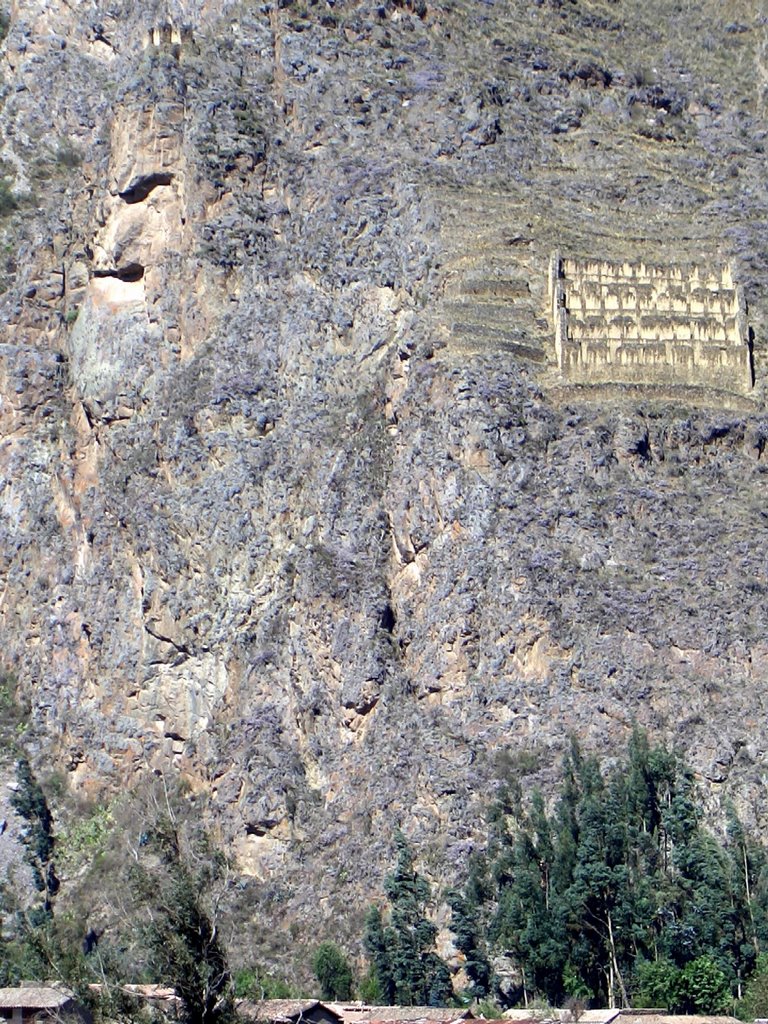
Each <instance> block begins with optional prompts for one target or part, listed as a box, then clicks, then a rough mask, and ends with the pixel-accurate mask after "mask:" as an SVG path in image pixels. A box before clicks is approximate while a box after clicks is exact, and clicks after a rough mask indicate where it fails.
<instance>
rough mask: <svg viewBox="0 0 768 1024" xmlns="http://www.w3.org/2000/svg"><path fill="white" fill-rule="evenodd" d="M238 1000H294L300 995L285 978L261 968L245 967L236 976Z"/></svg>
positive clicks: (235, 983)
mask: <svg viewBox="0 0 768 1024" xmlns="http://www.w3.org/2000/svg"><path fill="white" fill-rule="evenodd" d="M234 985H235V997H236V998H237V999H255V1000H262V999H294V998H296V997H297V995H298V993H297V992H296V990H295V989H294V988H293V986H292V985H290V984H289V983H288V982H287V981H286V980H285V979H284V978H278V977H275V976H274V975H273V974H269V973H267V972H266V971H263V970H262V969H261V968H259V967H243V968H241V969H240V970H239V971H237V972H236V973H235V975H234Z"/></svg>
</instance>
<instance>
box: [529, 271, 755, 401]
mask: <svg viewBox="0 0 768 1024" xmlns="http://www.w3.org/2000/svg"><path fill="white" fill-rule="evenodd" d="M549 294H550V300H551V303H552V318H553V322H554V330H555V351H556V355H557V362H558V366H559V369H560V372H561V373H562V375H563V377H565V378H566V379H567V380H568V381H570V382H574V383H589V384H594V383H620V384H661V385H689V386H691V385H692V386H697V387H702V386H703V387H709V388H716V389H718V390H727V391H736V392H741V393H744V392H747V391H749V390H750V388H751V387H752V383H753V376H752V360H751V352H750V338H749V329H748V326H747V316H746V304H745V302H744V296H743V293H742V291H741V289H740V287H739V286H738V285H737V284H735V283H734V280H733V275H732V273H731V268H730V267H729V266H727V265H726V266H722V267H719V268H716V269H715V268H707V267H704V266H658V265H650V264H647V263H610V262H605V261H599V260H576V259H570V258H562V257H561V256H560V255H559V254H555V255H554V256H553V257H552V259H551V263H550V273H549Z"/></svg>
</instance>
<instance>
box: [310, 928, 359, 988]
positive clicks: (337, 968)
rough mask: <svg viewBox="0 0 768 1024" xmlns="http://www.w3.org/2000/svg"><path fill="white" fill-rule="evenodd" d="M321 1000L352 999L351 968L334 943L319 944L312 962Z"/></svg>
mask: <svg viewBox="0 0 768 1024" xmlns="http://www.w3.org/2000/svg"><path fill="white" fill-rule="evenodd" d="M312 969H313V970H314V972H315V977H316V978H317V980H318V981H319V982H320V989H321V995H322V998H323V999H337V1000H338V999H351V998H352V968H351V967H350V966H349V963H348V961H347V959H346V957H345V956H344V954H343V953H342V952H341V950H340V949H339V947H338V946H337V945H336V943H335V942H323V943H321V944H320V945H319V946H318V947H317V950H316V952H315V955H314V958H313V960H312Z"/></svg>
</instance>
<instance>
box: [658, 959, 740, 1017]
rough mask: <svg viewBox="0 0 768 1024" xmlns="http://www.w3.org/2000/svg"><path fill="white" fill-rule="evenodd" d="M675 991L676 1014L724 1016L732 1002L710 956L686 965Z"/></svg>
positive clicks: (674, 1007) (722, 978) (724, 980)
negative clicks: (717, 1014)
mask: <svg viewBox="0 0 768 1024" xmlns="http://www.w3.org/2000/svg"><path fill="white" fill-rule="evenodd" d="M675 989H676V991H675V993H674V998H673V1007H672V1009H673V1010H674V1012H675V1013H698V1014H702V1013H724V1012H725V1011H726V1010H727V1009H728V1007H729V1005H730V1003H731V995H730V992H729V990H728V982H727V980H726V977H725V975H724V974H723V972H722V971H721V970H720V968H719V967H718V966H717V964H716V963H715V961H714V960H713V959H712V957H710V956H700V957H698V958H697V959H696V960H692V961H691V962H690V963H689V964H686V966H685V967H684V968H683V970H682V971H681V972H680V974H679V976H678V979H677V984H676V986H675Z"/></svg>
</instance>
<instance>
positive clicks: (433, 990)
mask: <svg viewBox="0 0 768 1024" xmlns="http://www.w3.org/2000/svg"><path fill="white" fill-rule="evenodd" d="M395 843H396V846H397V864H396V866H395V870H394V871H393V872H392V874H390V875H388V876H387V877H386V879H385V880H384V891H385V893H386V895H387V898H388V900H389V921H388V923H387V924H386V925H385V923H384V920H383V918H382V915H381V912H380V911H379V910H378V909H377V908H371V910H370V911H369V914H368V918H367V921H366V934H365V947H366V950H367V952H368V954H369V956H370V957H371V963H372V966H373V969H374V972H375V974H376V979H377V982H378V985H379V988H380V991H381V993H382V995H383V996H384V997H385V999H386V1000H387V1002H390V1003H392V1002H397V1003H400V1004H402V1005H405V1006H414V1005H428V1006H441V1005H446V1004H447V1003H449V1002H450V1001H451V998H452V995H453V990H452V986H451V976H450V972H449V970H448V968H447V966H446V965H445V963H444V962H443V961H442V960H441V959H440V957H439V956H438V955H437V953H436V952H435V951H434V944H435V938H436V936H437V929H436V928H435V926H434V924H432V922H431V921H430V920H429V919H428V918H427V917H426V909H427V905H428V903H429V899H430V889H429V884H428V883H427V881H426V880H425V879H424V878H422V877H421V875H419V874H418V872H417V871H416V870H415V868H414V866H413V854H412V852H411V848H410V846H409V844H408V841H407V840H406V838H405V836H403V834H402V833H401V832H398V833H397V834H396V836H395Z"/></svg>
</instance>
